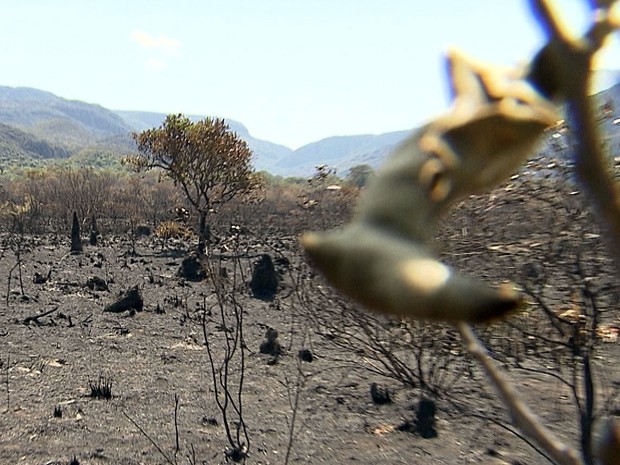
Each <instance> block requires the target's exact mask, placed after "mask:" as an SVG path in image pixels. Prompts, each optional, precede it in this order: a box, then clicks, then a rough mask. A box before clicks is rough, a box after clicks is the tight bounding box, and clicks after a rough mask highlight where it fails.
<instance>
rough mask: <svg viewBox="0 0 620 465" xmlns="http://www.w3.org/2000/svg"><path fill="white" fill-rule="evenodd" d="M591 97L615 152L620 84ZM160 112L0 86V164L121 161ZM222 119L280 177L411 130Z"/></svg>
mask: <svg viewBox="0 0 620 465" xmlns="http://www.w3.org/2000/svg"><path fill="white" fill-rule="evenodd" d="M595 98H596V99H597V102H598V104H599V105H602V104H603V103H606V102H610V103H611V104H612V107H613V109H614V110H613V111H614V115H615V116H614V117H613V118H612V119H609V120H606V121H604V122H603V123H602V128H603V130H604V133H605V138H606V140H607V143H608V145H609V147H610V148H611V153H612V155H614V156H620V124H619V123H618V121H617V118H618V117H619V115H620V84H616V85H615V86H613V87H611V88H609V89H607V90H605V91H603V92H601V93H599V94H597V95H596V97H595ZM165 117H166V115H165V114H163V113H149V112H141V111H112V110H109V109H107V108H104V107H102V106H100V105H95V104H90V103H85V102H80V101H75V100H67V99H63V98H61V97H58V96H56V95H54V94H51V93H49V92H45V91H41V90H37V89H30V88H20V87H18V88H12V87H1V86H0V168H2V169H4V168H6V167H11V166H13V167H26V166H37V165H39V164H44V163H47V162H49V161H54V160H62V161H67V162H71V163H75V164H80V165H91V166H109V165H110V164H112V165H113V164H115V163H116V164H118V160H119V158H120V157H121V156H123V155H125V154H127V153H128V152H130V151H133V150H135V144H134V142H133V140H132V139H131V136H130V134H131V133H132V132H139V131H143V130H145V129H149V128H153V127H158V126H160V125H161V124H162V122H163V121H164V119H165ZM190 118H192V119H194V120H197V119H201V118H204V116H200V115H192V116H190ZM614 120H615V122H614ZM226 121H227V123H228V124H229V126H230V128H231V129H232V130H233V131H235V132H236V133H237V134H238V135H239V136H240V137H241V138H243V139H244V140H246V141H247V143H248V145H249V146H250V148H251V149H252V151H253V153H254V160H253V163H254V166H255V168H256V169H257V170H266V171H269V172H271V173H273V174H277V175H282V176H310V175H312V174H313V173H314V170H315V166H317V165H322V164H327V165H329V166H332V167H335V168H336V169H337V172H338V174H340V175H341V176H345V175H346V174H347V172H348V170H349V169H350V168H351V167H353V166H355V165H361V164H369V165H371V166H372V167H378V166H379V165H380V164H381V163H382V162H383V161H384V160H385V158H386V157H387V156H388V154H389V153H390V152H391V151H392V150H394V148H395V147H396V146H397V145H398V144H399V143H401V142H402V141H403V140H404V139H405V138H406V137H407V136H408V134H410V133H411V132H412V131H396V132H388V133H385V134H379V135H370V134H365V135H354V136H334V137H328V138H326V139H323V140H320V141H317V142H313V143H311V144H308V145H305V146H303V147H300V148H299V149H297V150H295V151H293V150H291V149H290V148H288V147H285V146H283V145H280V144H274V143H272V142H269V141H264V140H260V139H256V138H254V137H252V135H251V134H250V132H249V131H248V129H247V128H246V127H245V126H244V125H243V124H241V123H239V122H237V121H234V120H228V119H227V120H226Z"/></svg>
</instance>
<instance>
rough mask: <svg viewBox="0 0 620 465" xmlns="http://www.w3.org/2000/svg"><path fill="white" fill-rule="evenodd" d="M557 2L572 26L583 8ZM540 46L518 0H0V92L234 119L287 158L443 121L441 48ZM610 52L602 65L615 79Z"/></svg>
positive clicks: (487, 50)
mask: <svg viewBox="0 0 620 465" xmlns="http://www.w3.org/2000/svg"><path fill="white" fill-rule="evenodd" d="M556 3H557V5H558V6H559V8H560V9H561V11H562V14H563V15H564V17H565V18H566V19H567V21H568V22H569V23H570V24H571V25H572V26H573V27H574V28H575V29H576V30H580V29H581V28H583V25H584V19H583V18H584V13H587V10H586V9H585V6H584V5H585V4H586V2H585V0H558V1H557V2H556ZM542 41H543V37H542V34H541V32H540V29H539V28H538V26H537V24H536V23H535V22H534V21H533V19H532V17H531V15H530V12H529V7H528V2H527V1H526V0H472V1H464V0H444V1H424V2H422V1H416V0H196V1H192V0H177V1H174V2H173V1H170V0H167V1H160V0H131V1H127V0H105V1H98V2H95V1H86V0H20V1H5V2H3V5H2V10H1V14H0V57H1V61H0V62H1V63H2V65H1V67H0V69H1V70H2V72H1V73H0V85H4V86H13V87H18V86H25V87H34V88H38V89H42V90H46V91H50V92H52V93H54V94H56V95H59V96H61V97H64V98H68V99H76V100H83V101H86V102H90V103H97V104H100V105H103V106H104V107H107V108H110V109H120V110H142V111H156V112H162V113H177V112H182V113H185V114H203V115H214V116H222V117H226V118H232V119H235V120H237V121H239V122H241V123H243V124H244V125H245V126H247V127H248V129H249V131H250V133H251V134H252V135H253V136H254V137H258V138H262V139H266V140H269V141H272V142H276V143H280V144H283V145H287V146H289V147H291V148H296V147H299V146H301V145H304V144H306V143H310V142H313V141H316V140H319V139H322V138H325V137H329V136H334V135H349V134H365V133H382V132H388V131H395V130H401V129H409V128H413V127H415V126H418V125H419V124H421V123H422V122H423V121H424V120H425V119H427V118H430V117H432V116H433V115H436V114H437V113H440V112H441V111H443V110H444V109H445V108H446V106H447V105H448V103H449V102H448V98H447V85H446V81H445V70H444V61H443V53H444V52H445V50H446V49H447V48H448V47H450V46H457V47H458V48H459V49H461V50H463V51H465V52H466V53H468V54H470V55H472V56H474V57H476V58H479V59H482V60H485V61H490V62H494V63H498V64H505V65H512V64H518V63H519V62H522V61H523V60H527V58H528V57H530V56H531V55H532V54H533V52H534V51H535V50H537V49H538V48H539V47H540V45H541V44H542ZM612 42H613V44H612V45H611V46H610V47H609V50H608V52H607V53H606V54H605V58H604V59H602V60H601V64H600V66H601V67H613V68H620V46H619V43H618V37H617V36H616V37H615V38H614V39H613V41H612Z"/></svg>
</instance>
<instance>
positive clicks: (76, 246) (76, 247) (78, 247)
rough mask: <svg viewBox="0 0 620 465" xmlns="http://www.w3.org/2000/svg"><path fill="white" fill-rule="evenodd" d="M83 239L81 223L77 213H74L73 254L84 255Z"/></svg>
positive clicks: (72, 225) (72, 228)
mask: <svg viewBox="0 0 620 465" xmlns="http://www.w3.org/2000/svg"><path fill="white" fill-rule="evenodd" d="M82 250H83V249H82V239H81V238H80V222H79V221H78V217H77V212H75V211H74V212H73V222H72V223H71V253H72V254H80V253H82Z"/></svg>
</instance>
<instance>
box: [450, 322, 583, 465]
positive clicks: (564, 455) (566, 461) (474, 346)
mask: <svg viewBox="0 0 620 465" xmlns="http://www.w3.org/2000/svg"><path fill="white" fill-rule="evenodd" d="M457 328H458V330H459V332H460V333H461V337H462V338H463V341H465V343H466V348H467V351H468V352H469V353H470V354H471V356H472V357H474V358H475V359H476V360H478V362H479V363H480V365H482V367H483V369H484V371H485V373H486V374H487V376H488V377H489V379H490V381H491V383H492V384H493V386H494V387H495V389H496V390H497V392H498V394H499V396H500V398H501V400H502V402H503V403H504V405H505V406H506V407H507V408H508V410H509V412H510V416H511V417H512V421H513V423H514V424H515V426H517V427H518V428H519V429H520V430H521V431H523V433H525V434H526V435H528V436H529V437H531V438H532V439H533V440H534V441H536V442H537V443H538V444H540V446H541V447H542V448H543V450H545V451H546V452H547V453H548V454H549V455H550V456H551V457H552V458H553V460H554V461H555V463H557V464H559V465H581V461H580V459H579V454H578V453H577V451H575V450H574V449H572V448H571V447H569V446H567V445H566V444H564V443H563V442H562V441H560V440H559V439H558V438H557V437H556V436H555V435H554V434H553V433H552V432H551V431H550V430H549V429H547V428H545V426H544V425H543V424H542V422H541V421H540V419H539V418H538V417H537V416H536V415H535V414H534V413H533V412H532V411H531V410H530V409H529V408H528V406H527V405H526V404H525V403H524V402H523V400H521V397H520V396H519V394H518V393H517V390H516V389H515V387H514V386H513V385H512V383H511V381H510V379H509V378H508V377H507V376H506V375H505V374H504V373H503V372H502V371H501V369H500V368H499V367H498V366H497V364H496V363H495V362H494V361H493V359H492V358H491V357H490V356H489V353H488V351H487V350H486V349H485V347H484V346H483V345H482V343H481V342H480V340H479V339H478V338H477V337H476V335H475V333H474V331H473V329H472V328H471V326H470V325H468V324H467V323H458V324H457Z"/></svg>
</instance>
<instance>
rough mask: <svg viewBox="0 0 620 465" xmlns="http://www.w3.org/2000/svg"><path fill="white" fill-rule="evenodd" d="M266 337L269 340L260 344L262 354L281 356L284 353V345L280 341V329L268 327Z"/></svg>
mask: <svg viewBox="0 0 620 465" xmlns="http://www.w3.org/2000/svg"><path fill="white" fill-rule="evenodd" d="M265 338H266V339H267V340H266V341H264V342H263V343H262V344H261V345H260V347H259V352H260V353H261V354H267V355H273V356H274V357H277V356H279V355H280V354H281V353H282V346H281V345H280V343H279V342H278V331H277V330H275V329H273V328H267V331H266V332H265Z"/></svg>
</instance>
